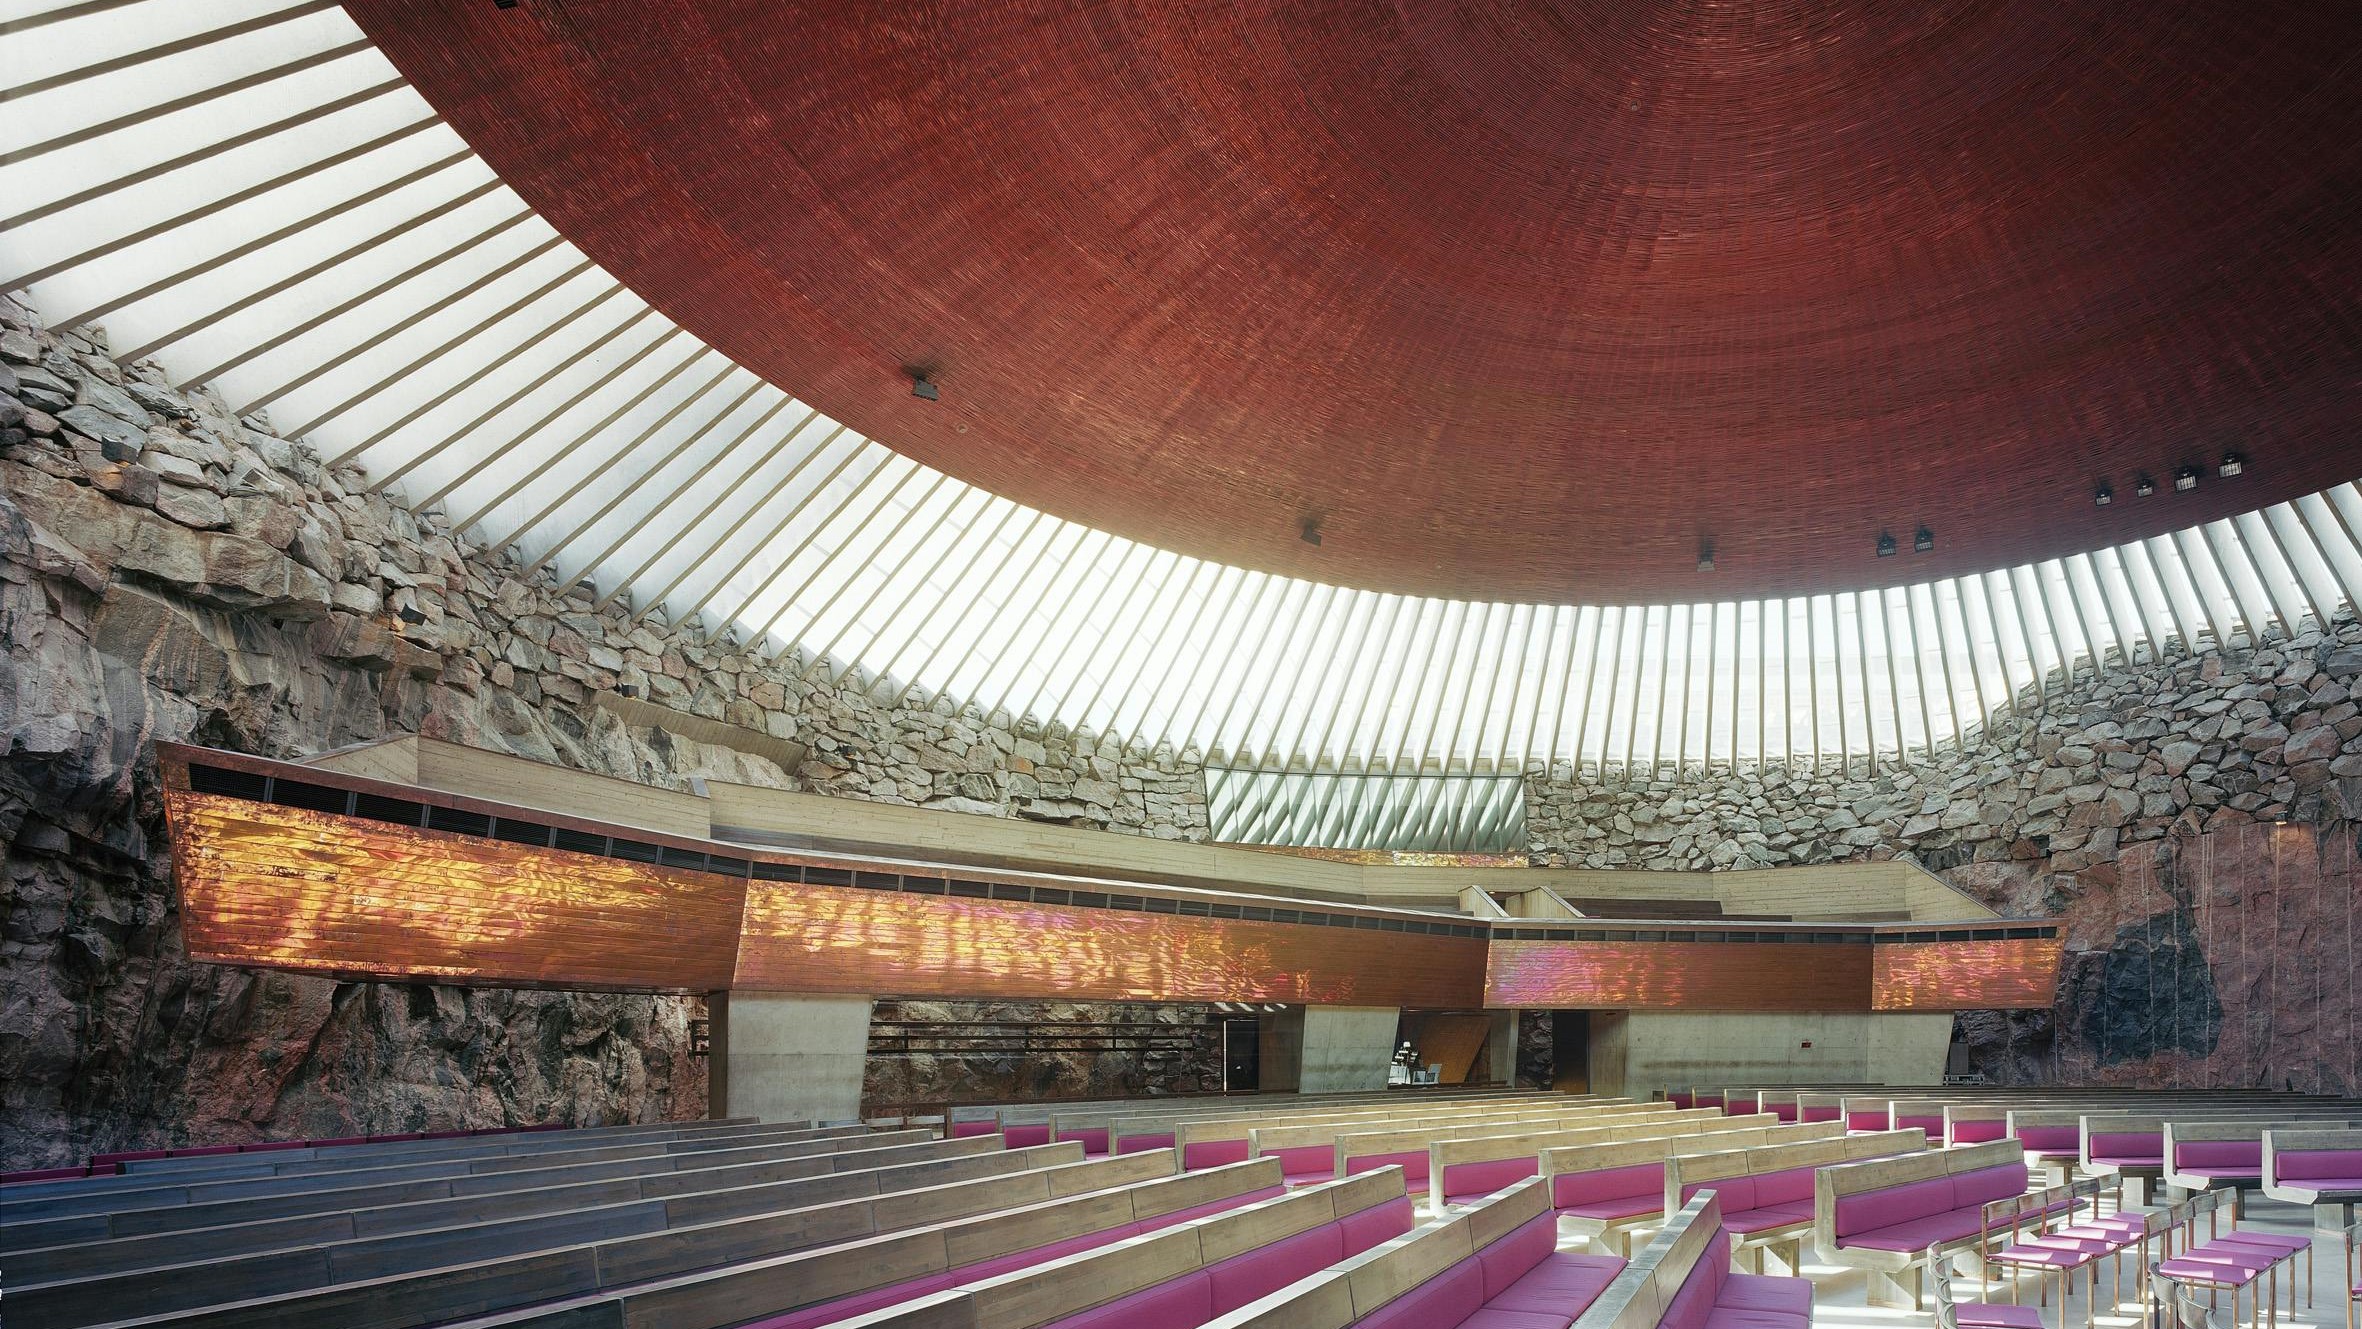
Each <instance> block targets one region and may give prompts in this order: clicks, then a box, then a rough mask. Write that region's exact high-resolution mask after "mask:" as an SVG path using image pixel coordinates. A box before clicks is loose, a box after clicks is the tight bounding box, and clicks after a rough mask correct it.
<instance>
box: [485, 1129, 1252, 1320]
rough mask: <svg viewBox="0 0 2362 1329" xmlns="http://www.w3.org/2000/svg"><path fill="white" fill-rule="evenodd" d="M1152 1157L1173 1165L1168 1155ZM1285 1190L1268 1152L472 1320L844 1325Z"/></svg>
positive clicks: (1154, 1160)
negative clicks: (754, 1320)
mask: <svg viewBox="0 0 2362 1329" xmlns="http://www.w3.org/2000/svg"><path fill="white" fill-rule="evenodd" d="M1056 1147H1058V1148H1068V1149H1071V1148H1077V1147H1078V1146H1077V1145H1075V1144H1074V1143H1073V1142H1071V1141H1070V1142H1068V1143H1067V1144H1064V1145H1060V1146H1056ZM1150 1161H1151V1162H1152V1163H1155V1162H1162V1163H1163V1164H1164V1165H1165V1166H1168V1167H1169V1166H1170V1165H1171V1159H1170V1158H1169V1156H1166V1155H1162V1154H1158V1155H1154V1156H1153V1157H1152V1159H1151V1160H1150ZM1283 1194H1285V1191H1284V1190H1283V1189H1282V1188H1281V1186H1280V1179H1279V1167H1278V1165H1277V1164H1275V1163H1271V1162H1268V1161H1264V1162H1248V1163H1235V1164H1231V1165H1229V1166H1227V1167H1220V1168H1207V1169H1204V1170H1201V1171H1197V1172H1185V1173H1172V1174H1170V1175H1167V1176H1163V1177H1157V1178H1151V1179H1148V1180H1145V1181H1137V1182H1133V1183H1131V1184H1128V1185H1124V1186H1119V1187H1114V1188H1110V1189H1104V1190H1092V1191H1086V1192H1084V1193H1080V1194H1070V1195H1061V1196H1057V1197H1053V1198H1050V1199H1046V1200H1042V1201H1038V1202H1036V1203H1033V1204H1028V1205H1020V1206H1016V1207H1013V1208H1009V1209H1003V1210H997V1211H994V1212H991V1213H986V1214H981V1215H977V1216H974V1217H969V1218H961V1219H955V1220H950V1221H946V1222H942V1223H935V1224H927V1225H923V1226H919V1227H914V1228H909V1229H905V1230H902V1231H899V1232H894V1233H887V1234H882V1235H878V1236H873V1237H864V1238H860V1239H858V1240H854V1241H850V1242H845V1243H841V1244H838V1245H833V1246H827V1247H822V1248H817V1249H813V1250H806V1251H799V1252H796V1253H793V1254H789V1255H781V1256H774V1257H771V1258H768V1259H762V1260H753V1261H747V1262H744V1263H740V1264H736V1265H731V1266H728V1267H725V1268H719V1269H710V1270H704V1271H700V1272H696V1273H690V1274H683V1275H679V1276H676V1277H671V1278H664V1279H657V1280H653V1281H650V1282H647V1283H642V1284H639V1285H636V1286H633V1287H630V1288H625V1289H621V1290H619V1291H615V1292H610V1293H605V1294H600V1295H596V1296H592V1297H582V1298H573V1299H569V1300H565V1301H559V1302H551V1303H547V1304H544V1305H540V1306H535V1307H531V1308H529V1309H525V1310H520V1311H514V1312H509V1313H506V1314H501V1315H495V1316H488V1317H484V1318H481V1319H477V1320H470V1321H467V1322H466V1329H528V1327H536V1329H627V1326H628V1329H722V1326H726V1325H736V1324H742V1323H745V1322H746V1321H747V1320H748V1319H749V1318H750V1316H761V1317H763V1318H764V1319H766V1320H770V1321H773V1322H777V1323H784V1324H786V1325H788V1326H800V1325H806V1324H822V1323H825V1324H831V1325H836V1324H842V1323H844V1322H845V1321H846V1320H848V1319H852V1318H855V1317H859V1316H862V1315H865V1314H870V1313H873V1312H877V1311H883V1310H888V1309H890V1308H896V1307H902V1306H905V1305H915V1304H918V1303H920V1302H922V1301H923V1300H924V1299H925V1298H927V1297H929V1296H932V1295H933V1294H934V1293H936V1292H939V1291H942V1290H945V1289H947V1288H950V1287H953V1286H956V1285H958V1284H959V1283H960V1282H962V1281H966V1280H974V1279H983V1278H990V1277H994V1276H997V1275H998V1274H1001V1273H1005V1272H1009V1271H1012V1270H1018V1269H1027V1268H1031V1267H1033V1266H1035V1265H1038V1264H1042V1263H1045V1262H1047V1261H1049V1260H1051V1259H1054V1258H1057V1257H1058V1256H1059V1255H1060V1254H1062V1253H1066V1252H1068V1251H1072V1250H1078V1249H1097V1248H1100V1247H1104V1246H1107V1245H1112V1244H1114V1243H1115V1242H1118V1241H1121V1240H1123V1239H1125V1238H1126V1237H1129V1236H1131V1235H1135V1234H1136V1233H1137V1232H1140V1231H1148V1230H1154V1229H1157V1228H1162V1227H1170V1226H1174V1225H1177V1224H1180V1223H1183V1222H1187V1221H1190V1220H1192V1219H1194V1218H1196V1217H1198V1216H1201V1215H1204V1214H1207V1213H1215V1212H1227V1211H1229V1210H1231V1209H1235V1208H1237V1207H1239V1206H1241V1205H1244V1204H1249V1203H1253V1202H1255V1201H1258V1200H1263V1199H1269V1198H1275V1197H1277V1196H1280V1195H1283ZM453 1329H460V1327H459V1326H453Z"/></svg>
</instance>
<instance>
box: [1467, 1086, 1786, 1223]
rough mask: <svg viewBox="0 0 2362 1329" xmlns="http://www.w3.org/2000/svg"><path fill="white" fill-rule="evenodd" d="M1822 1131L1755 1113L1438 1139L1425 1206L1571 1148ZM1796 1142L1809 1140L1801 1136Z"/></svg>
mask: <svg viewBox="0 0 2362 1329" xmlns="http://www.w3.org/2000/svg"><path fill="white" fill-rule="evenodd" d="M1708 1111H1709V1112H1710V1111H1711V1109H1708ZM1826 1129H1827V1127H1826V1126H1822V1125H1818V1124H1816V1125H1814V1126H1811V1127H1795V1126H1788V1127H1783V1126H1781V1125H1780V1123H1779V1118H1777V1117H1774V1116H1772V1115H1771V1114H1769V1113H1761V1112H1759V1113H1755V1114H1753V1115H1751V1116H1744V1117H1721V1116H1711V1115H1709V1116H1707V1117H1705V1118H1704V1119H1702V1120H1697V1121H1687V1122H1667V1121H1663V1120H1661V1119H1660V1120H1654V1121H1651V1120H1646V1119H1633V1120H1628V1121H1619V1122H1613V1123H1610V1124H1607V1125H1601V1126H1584V1127H1577V1128H1575V1129H1573V1130H1567V1131H1551V1132H1536V1133H1529V1134H1523V1135H1511V1134H1503V1135H1493V1136H1480V1137H1475V1138H1471V1139H1464V1140H1438V1141H1436V1142H1435V1143H1434V1144H1432V1145H1429V1146H1428V1151H1427V1153H1428V1158H1427V1194H1428V1203H1429V1204H1431V1205H1433V1206H1435V1207H1437V1208H1442V1207H1443V1206H1445V1205H1447V1204H1452V1203H1457V1201H1455V1200H1453V1198H1452V1197H1453V1196H1455V1195H1458V1196H1466V1195H1468V1194H1469V1193H1471V1192H1485V1191H1488V1190H1498V1189H1500V1188H1501V1187H1503V1186H1506V1185H1508V1184H1509V1183H1510V1182H1512V1181H1517V1180H1520V1179H1522V1178H1525V1177H1529V1176H1534V1175H1536V1174H1539V1173H1541V1172H1542V1171H1543V1170H1544V1164H1543V1161H1542V1159H1543V1156H1544V1155H1545V1154H1551V1153H1556V1152H1558V1151H1560V1150H1564V1149H1569V1148H1580V1147H1583V1146H1586V1145H1605V1144H1613V1143H1617V1142H1620V1141H1630V1142H1634V1143H1640V1142H1647V1141H1660V1142H1661V1141H1670V1140H1688V1139H1702V1138H1708V1137H1712V1136H1719V1135H1725V1134H1728V1135H1732V1136H1733V1137H1734V1138H1733V1139H1732V1140H1731V1141H1730V1142H1731V1143H1737V1142H1738V1141H1740V1140H1746V1141H1755V1140H1760V1139H1761V1138H1763V1136H1762V1133H1763V1132H1764V1131H1766V1130H1789V1131H1805V1132H1808V1133H1809V1134H1812V1135H1817V1134H1819V1133H1820V1132H1822V1131H1825V1130H1826ZM1795 1138H1798V1139H1803V1138H1807V1136H1806V1135H1805V1134H1799V1135H1797V1136H1796V1137H1795ZM1655 1157H1656V1158H1659V1159H1661V1158H1663V1157H1664V1154H1663V1152H1662V1151H1661V1150H1660V1151H1659V1152H1658V1153H1657V1154H1656V1155H1655ZM1652 1189H1653V1188H1652Z"/></svg>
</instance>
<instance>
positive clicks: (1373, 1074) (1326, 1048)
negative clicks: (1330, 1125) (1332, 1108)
mask: <svg viewBox="0 0 2362 1329" xmlns="http://www.w3.org/2000/svg"><path fill="white" fill-rule="evenodd" d="M1401 1024H1402V1012H1401V1011H1400V1010H1397V1009H1396V1008H1394V1007H1392V1006H1307V1007H1305V1008H1304V1042H1303V1062H1302V1070H1301V1072H1300V1073H1299V1075H1298V1077H1297V1081H1296V1087H1297V1088H1298V1089H1299V1090H1301V1091H1302V1092H1304V1093H1307V1094H1329V1093H1337V1092H1339V1091H1342V1090H1348V1089H1383V1088H1385V1087H1386V1068H1387V1067H1388V1066H1389V1065H1391V1064H1392V1063H1393V1060H1394V1034H1395V1030H1396V1029H1397V1028H1399V1027H1400V1026H1401Z"/></svg>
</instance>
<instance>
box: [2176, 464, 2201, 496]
mask: <svg viewBox="0 0 2362 1329" xmlns="http://www.w3.org/2000/svg"><path fill="white" fill-rule="evenodd" d="M2173 487H2174V490H2175V492H2177V493H2183V494H2186V493H2189V492H2190V491H2191V490H2193V489H2196V488H2197V487H2198V468H2197V467H2195V466H2184V467H2183V468H2181V469H2180V470H2178V471H2175V472H2174V473H2173Z"/></svg>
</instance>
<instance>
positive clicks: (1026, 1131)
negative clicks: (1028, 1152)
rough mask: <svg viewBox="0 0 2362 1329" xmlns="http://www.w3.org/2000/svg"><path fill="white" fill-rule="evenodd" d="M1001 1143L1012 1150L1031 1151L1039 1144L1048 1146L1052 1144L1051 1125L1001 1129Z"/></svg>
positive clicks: (1005, 1127) (1042, 1124)
mask: <svg viewBox="0 0 2362 1329" xmlns="http://www.w3.org/2000/svg"><path fill="white" fill-rule="evenodd" d="M1001 1142H1002V1143H1003V1144H1005V1145H1007V1146H1008V1147H1009V1148H1011V1149H1031V1148H1033V1147H1034V1146H1035V1145H1037V1144H1048V1143H1049V1142H1050V1126H1049V1123H1048V1122H1040V1123H1037V1124H1034V1125H1029V1126H1004V1127H1002V1128H1001Z"/></svg>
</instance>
